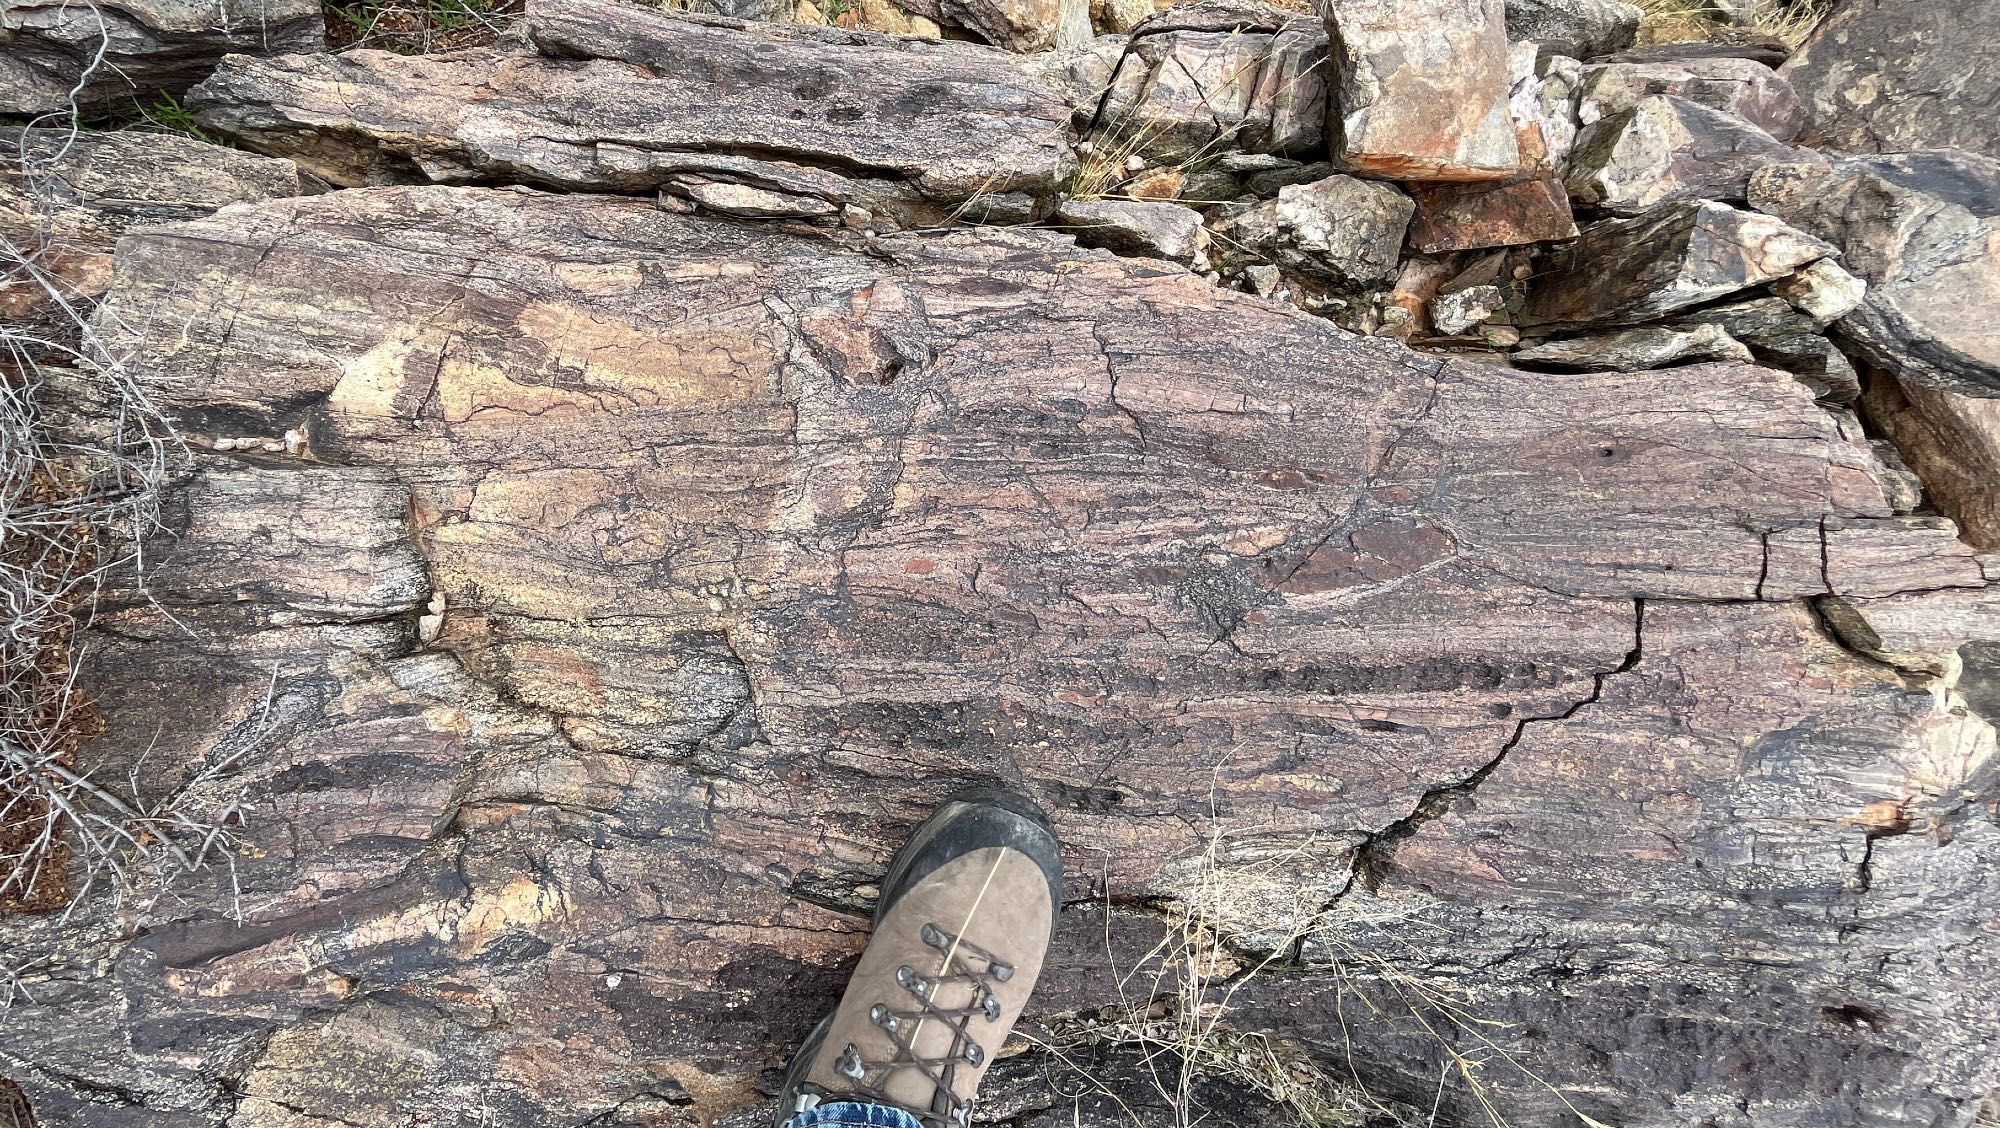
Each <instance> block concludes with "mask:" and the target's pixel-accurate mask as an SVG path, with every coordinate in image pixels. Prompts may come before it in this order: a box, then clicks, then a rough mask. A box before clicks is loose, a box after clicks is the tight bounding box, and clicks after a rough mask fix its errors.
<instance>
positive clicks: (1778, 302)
mask: <svg viewBox="0 0 2000 1128" xmlns="http://www.w3.org/2000/svg"><path fill="white" fill-rule="evenodd" d="M1829 261H1831V260H1829V259H1821V260H1819V262H1816V263H1813V264H1812V265H1811V266H1807V267H1804V268H1802V269H1801V270H1800V271H1799V272H1798V274H1794V275H1792V276H1791V277H1790V278H1784V279H1780V280H1779V281H1777V282H1774V283H1772V284H1771V287H1770V288H1772V289H1776V288H1778V287H1780V286H1783V285H1785V284H1786V283H1788V282H1791V281H1793V280H1794V279H1796V278H1798V277H1800V276H1801V275H1804V274H1807V273H1810V272H1812V271H1814V270H1815V269H1816V268H1817V267H1819V266H1820V265H1821V264H1822V263H1826V262H1829ZM1687 325H1712V326H1715V327H1717V328H1719V329H1721V330H1723V331H1724V332H1726V333H1728V334H1729V335H1730V336H1731V337H1733V338H1735V339H1736V340H1738V341H1741V342H1743V343H1744V344H1746V345H1748V346H1750V352H1751V354H1752V355H1754V356H1755V357H1756V358H1757V359H1758V360H1759V361H1761V362H1763V363H1765V364H1769V365H1772V366H1774V367H1777V368H1782V369H1784V370H1785V371H1787V372H1790V373H1791V374H1792V375H1794V376H1797V377H1798V378H1799V379H1800V380H1801V381H1803V382H1804V383H1805V384H1806V386H1808V387H1810V388H1812V390H1813V394H1814V395H1816V396H1819V397H1820V398H1821V399H1823V400H1826V401H1827V402H1829V403H1836V404H1848V403H1853V402H1854V401H1855V400H1856V399H1858V398H1859V397H1860V395H1861V377H1860V375H1859V374H1858V373H1856V372H1855V370H1854V366H1853V365H1852V364H1850V363H1849V362H1848V360H1847V357H1846V356H1845V355H1844V354H1843V353H1842V352H1841V351H1840V350H1839V349H1838V348H1836V347H1835V346H1834V344H1833V342H1832V341H1830V340H1828V339H1827V338H1826V337H1825V336H1823V335H1822V334H1821V330H1822V329H1823V328H1824V324H1823V323H1822V322H1820V321H1819V320H1817V319H1816V318H1813V317H1812V316H1810V315H1808V314H1806V313H1804V312H1802V311H1800V310H1799V309H1798V307H1797V306H1795V305H1793V304H1792V303H1791V302H1789V301H1786V300H1784V299H1782V298H1778V297H1771V296H1764V297H1755V298H1750V299H1747V300H1743V301H1733V302H1726V303H1723V304H1721V305H1714V306H1708V307H1706V308H1703V309H1695V310H1689V311H1687V312H1685V313H1682V314H1679V315H1677V317H1676V319H1675V322H1674V326H1675V327H1684V326H1687Z"/></svg>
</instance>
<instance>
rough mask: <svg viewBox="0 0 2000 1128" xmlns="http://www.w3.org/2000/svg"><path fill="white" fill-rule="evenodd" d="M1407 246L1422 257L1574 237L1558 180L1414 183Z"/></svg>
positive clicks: (1572, 220)
mask: <svg viewBox="0 0 2000 1128" xmlns="http://www.w3.org/2000/svg"><path fill="white" fill-rule="evenodd" d="M1410 196H1411V198H1413V199H1414V200H1415V201H1416V207H1417V210H1416V222H1415V224H1414V225H1412V226H1411V228H1410V246H1411V248H1412V249H1414V250H1417V251H1419V252H1421V253H1423V254H1441V253H1444V252H1447V251H1469V250H1476V249H1478V248H1481V247H1511V246H1519V245H1521V244H1525V243H1540V242H1545V241H1549V240H1557V239H1573V238H1575V237H1576V220H1575V219H1574V218H1573V217H1572V215H1571V213H1570V206H1569V195H1568V193H1566V192H1564V191H1563V185H1562V181H1560V180H1509V181H1502V182H1500V183H1498V184H1415V185H1411V187H1410Z"/></svg>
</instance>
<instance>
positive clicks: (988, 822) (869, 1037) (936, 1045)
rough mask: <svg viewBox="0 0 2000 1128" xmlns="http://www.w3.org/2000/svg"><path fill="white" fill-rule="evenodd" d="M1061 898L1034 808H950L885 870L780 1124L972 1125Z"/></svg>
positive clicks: (791, 1082)
mask: <svg viewBox="0 0 2000 1128" xmlns="http://www.w3.org/2000/svg"><path fill="white" fill-rule="evenodd" d="M1061 889H1062V861H1061V859H1060V857H1059V856H1058V853H1057V847H1056V836H1055V832H1054V831H1053V830H1051V829H1050V827H1049V821H1048V817H1047V816H1045V815H1044V814H1042V811H1041V808H1039V807H1037V806H1036V805H1035V804H1034V802H1033V801H1031V800H1028V799H1025V798H1023V797H1021V796H1019V795H1014V794H1011V793H1008V792H1004V791H973V792H965V793H963V794H959V795H955V796H953V797H952V798H950V799H947V800H946V801H945V802H944V805H943V806H940V807H939V808H938V809H937V811H936V812H935V813H933V814H932V815H931V817H930V818H928V819H926V820H924V822H923V825H921V826H919V827H917V828H916V830H914V831H912V832H911V834H910V840H909V841H908V842H907V843H905V844H904V846H903V848H902V849H901V850H899V851H897V853H896V858H895V860H894V861H893V862H891V863H890V864H889V872H888V874H887V875H886V876H885V877H883V879H882V896H881V899H880V900H878V901H877V902H876V905H875V933H874V935H873V936H872V937H870V938H869V941H868V948H867V950H866V951H864V952H862V953H861V963H860V964H859V965H858V966H856V967H855V969H854V977H853V978H852V979H850V980H848V983H847V994H846V995H845V996H843V997H842V998H841V1000H840V1006H839V1007H837V1008H836V1009H835V1010H834V1012H833V1013H832V1014H830V1015H828V1016H827V1017H826V1019H825V1020H824V1021H822V1022H821V1023H820V1024H819V1026H818V1027H817V1028H816V1029H815V1030H814V1031H813V1032H812V1034H811V1035H810V1036H809V1037H807V1039H806V1042H805V1045H803V1046H801V1047H800V1048H799V1052H798V1055H797V1056H796V1057H794V1058H793V1059H792V1064H791V1068H790V1069H788V1070H787V1071H786V1073H785V1087H784V1088H783V1089H782V1090H781V1091H780V1092H779V1093H778V1111H777V1118H776V1120H775V1123H776V1124H778V1125H783V1124H784V1123H785V1122H786V1121H788V1120H790V1119H791V1118H792V1117H794V1116H797V1115H798V1114H799V1113H801V1112H804V1111H805V1110H807V1109H810V1108H814V1107H816V1106H818V1105H821V1104H826V1103H830V1102H833V1101H857V1102H861V1103H864V1104H879V1105H893V1106H895V1107H897V1108H900V1109H902V1110H904V1111H905V1112H908V1113H910V1114H911V1115H913V1116H915V1117H917V1118H918V1119H919V1120H921V1121H923V1123H924V1124H925V1125H927V1126H930V1128H957V1126H960V1125H965V1124H968V1123H970V1121H971V1116H972V1098H973V1094H974V1093H975V1092H976V1091H977V1090H978V1088H979V1079H980V1078H981V1077H983V1076H985V1074H986V1068H987V1066H988V1065H989V1064H991V1063H992V1061H993V1055H994V1054H996V1053H998V1052H999V1050H1000V1046H1001V1044H1002V1043H1003V1042H1005V1041H1006V1040H1007V1032H1008V1031H1010V1030H1012V1029H1013V1028H1014V1020H1015V1019H1017V1018H1019V1017H1020V1016H1021V1008H1022V1007H1023V1006H1025V1005H1026V1004H1027V1001H1028V994H1029V992H1031V991H1033V990H1034V989H1035V979H1036V978H1037V977H1038V976H1039V975H1040V974H1041V971H1042V961H1043V959H1044V958H1045V957H1046V956H1047V954H1048V947H1049V936H1050V935H1051V934H1052V933H1053V932H1054V931H1055V919H1056V912H1057V910H1058V909H1059V908H1060V907H1061V898H1060V896H1059V894H1060V891H1061Z"/></svg>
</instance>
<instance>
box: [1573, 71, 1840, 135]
mask: <svg viewBox="0 0 2000 1128" xmlns="http://www.w3.org/2000/svg"><path fill="white" fill-rule="evenodd" d="M1655 94H1671V95H1673V96H1674V97H1676V98H1685V99H1687V100H1688V101H1690V102H1698V103H1700V104H1702V105H1704V106H1707V107H1709V108H1710V109H1715V110H1721V111H1722V112H1723V113H1726V114H1735V115H1736V116H1737V117H1740V118H1742V119H1743V120H1744V121H1747V122H1749V123H1750V124H1751V125H1754V126H1756V127H1757V128H1759V129H1762V130H1763V131H1764V132H1766V133H1769V134H1770V135H1771V136H1773V137H1775V138H1777V139H1778V140H1780V141H1789V140H1791V139H1792V138H1794V137H1796V136H1798V132H1799V129H1800V127H1801V126H1803V125H1804V124H1805V116H1806V111H1805V106H1804V104H1803V103H1801V102H1800V101H1799V96H1798V94H1797V93H1795V92H1794V91H1793V90H1792V85H1791V83H1789V82H1786V81H1785V80H1784V78H1783V77H1782V76H1780V75H1779V74H1778V73H1777V72H1776V71H1773V70H1772V69H1771V68H1770V67H1767V66H1765V65H1764V64H1763V63H1760V62H1757V61H1756V60H1754V59H1736V58H1714V59H1683V60H1680V61H1678V62H1669V63H1600V64H1598V65H1596V66H1592V67H1587V68H1585V69H1584V71H1583V76H1582V78H1581V80H1580V82H1579V86H1578V92H1577V104H1576V112H1577V116H1578V118H1579V119H1581V120H1582V122H1583V124H1585V125H1589V124H1590V123H1591V122H1594V121H1597V120H1598V119H1599V118H1604V117H1609V116H1610V115H1612V114H1616V113H1621V112H1623V111H1625V110H1629V109H1631V108H1633V107H1634V106H1637V105H1638V104H1639V102H1640V100H1641V99H1643V98H1647V97H1650V96H1652V95H1655Z"/></svg>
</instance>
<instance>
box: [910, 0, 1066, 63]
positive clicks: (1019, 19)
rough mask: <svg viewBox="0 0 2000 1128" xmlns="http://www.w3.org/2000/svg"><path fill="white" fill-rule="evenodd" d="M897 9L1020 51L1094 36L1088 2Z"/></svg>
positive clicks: (913, 1) (973, 0)
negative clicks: (1092, 34) (961, 29)
mask: <svg viewBox="0 0 2000 1128" xmlns="http://www.w3.org/2000/svg"><path fill="white" fill-rule="evenodd" d="M898 6H899V7H902V8H904V9H905V10H906V11H909V12H912V13H915V14H916V15H919V16H922V17H924V18H926V19H929V20H931V21H932V22H934V23H937V24H941V25H943V26H945V27H954V28H963V29H964V30H966V31H969V32H971V33H972V34H973V35H974V36H975V37H977V38H978V39H980V40H981V41H983V42H986V43H991V44H993V45H994V46H996V47H1002V48H1005V49H1006V50H1009V51H1016V52H1021V53H1028V52H1034V51H1046V50H1048V49H1050V48H1052V47H1054V48H1063V47H1074V46H1077V45H1078V44H1081V43H1083V42H1085V41H1086V40H1088V39H1089V38H1090V37H1091V26H1090V7H1091V5H1090V3H1089V0H903V2H902V3H900V4H899V5H898Z"/></svg>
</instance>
